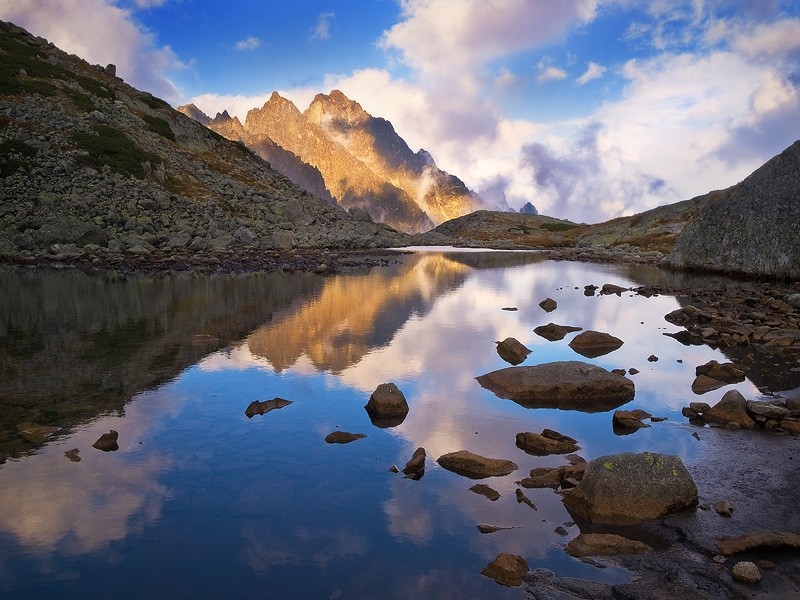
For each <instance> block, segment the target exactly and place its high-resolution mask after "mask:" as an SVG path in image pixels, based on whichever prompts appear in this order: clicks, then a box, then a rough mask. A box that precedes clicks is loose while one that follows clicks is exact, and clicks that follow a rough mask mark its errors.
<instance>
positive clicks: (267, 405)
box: [244, 397, 292, 419]
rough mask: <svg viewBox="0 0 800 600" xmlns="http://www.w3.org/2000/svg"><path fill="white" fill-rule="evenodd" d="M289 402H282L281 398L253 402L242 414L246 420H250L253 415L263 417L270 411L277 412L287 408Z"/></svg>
mask: <svg viewBox="0 0 800 600" xmlns="http://www.w3.org/2000/svg"><path fill="white" fill-rule="evenodd" d="M291 403H292V401H291V400H284V399H283V398H278V397H275V398H273V399H272V400H264V401H260V400H253V401H252V402H251V403H250V405H249V406H248V407H247V408H246V409H245V411H244V414H245V415H247V418H248V419H252V418H253V417H254V416H255V415H264V414H266V413H268V412H269V411H271V410H277V409H279V408H283V407H284V406H289V405H290V404H291Z"/></svg>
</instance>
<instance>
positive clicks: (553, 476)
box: [518, 467, 564, 489]
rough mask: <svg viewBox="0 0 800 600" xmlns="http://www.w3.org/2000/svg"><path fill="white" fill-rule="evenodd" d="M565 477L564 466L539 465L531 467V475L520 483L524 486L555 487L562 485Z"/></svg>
mask: <svg viewBox="0 0 800 600" xmlns="http://www.w3.org/2000/svg"><path fill="white" fill-rule="evenodd" d="M563 479H564V468H563V467H538V468H535V469H531V474H530V477H525V478H524V479H522V480H520V481H519V482H518V483H519V485H521V486H522V487H524V488H528V489H531V488H553V489H556V488H557V487H558V486H560V485H561V481H562V480H563Z"/></svg>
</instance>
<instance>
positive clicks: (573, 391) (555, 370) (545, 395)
mask: <svg viewBox="0 0 800 600" xmlns="http://www.w3.org/2000/svg"><path fill="white" fill-rule="evenodd" d="M476 379H477V381H478V383H479V384H481V386H483V387H484V388H486V389H487V390H490V391H492V392H494V393H495V394H496V395H497V396H498V397H500V398H508V399H509V400H513V401H514V402H516V403H517V404H520V405H522V406H524V407H526V408H560V409H563V410H580V411H583V412H603V411H607V410H610V409H612V408H616V407H618V406H621V405H623V404H625V403H626V402H629V401H631V400H633V396H634V391H635V390H634V385H633V382H632V381H631V380H630V379H628V378H627V377H625V376H624V375H619V374H617V373H611V372H609V371H606V370H605V369H603V368H601V367H598V366H595V365H591V364H588V363H584V362H580V361H560V362H551V363H545V364H542V365H535V366H530V367H527V366H526V367H507V368H505V369H500V370H498V371H492V372H491V373H487V374H485V375H481V376H480V377H477V378H476Z"/></svg>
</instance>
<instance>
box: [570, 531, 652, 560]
mask: <svg viewBox="0 0 800 600" xmlns="http://www.w3.org/2000/svg"><path fill="white" fill-rule="evenodd" d="M565 550H566V551H567V554H569V555H570V556H574V557H575V558H582V557H584V556H613V555H614V554H635V553H641V552H649V551H650V550H652V548H651V547H650V546H648V545H647V544H645V543H644V542H640V541H638V540H631V539H628V538H626V537H622V536H621V535H616V534H613V533H581V534H580V535H578V537H576V538H575V539H573V540H572V541H570V542H569V543H568V544H567V546H566V548H565Z"/></svg>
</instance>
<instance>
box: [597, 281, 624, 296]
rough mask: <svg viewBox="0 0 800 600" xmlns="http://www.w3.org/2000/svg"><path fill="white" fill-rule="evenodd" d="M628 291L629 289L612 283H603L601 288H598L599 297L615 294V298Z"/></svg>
mask: <svg viewBox="0 0 800 600" xmlns="http://www.w3.org/2000/svg"><path fill="white" fill-rule="evenodd" d="M629 290H630V288H624V287H621V286H619V285H614V284H613V283H604V284H603V287H601V288H600V295H601V296H608V295H610V294H616V295H617V296H621V295H622V292H627V291H629Z"/></svg>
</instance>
